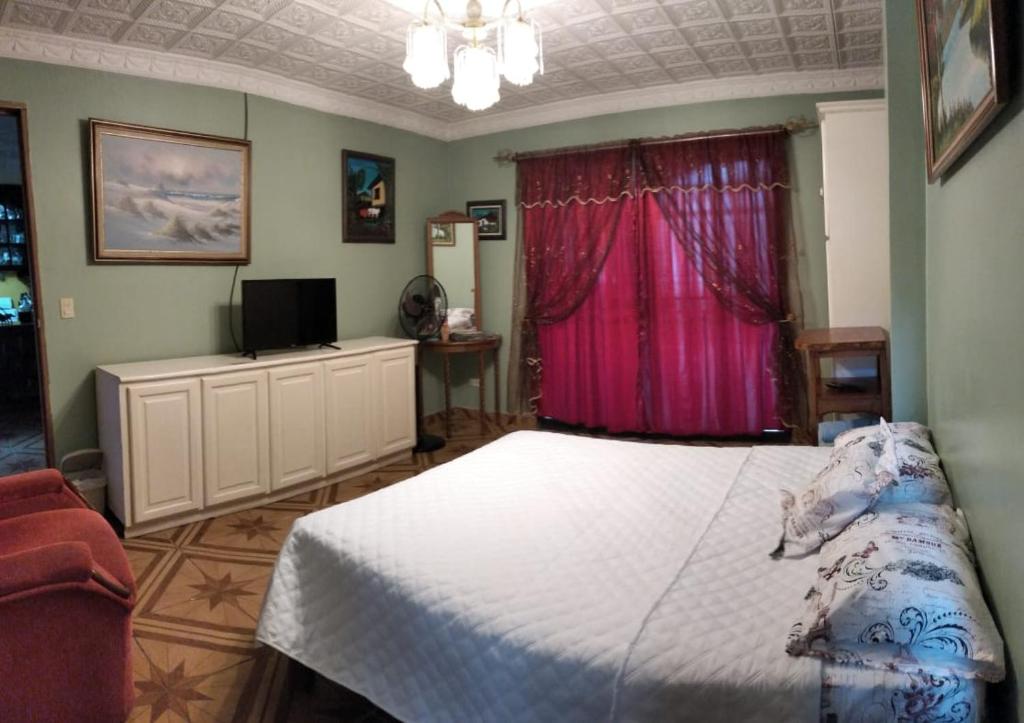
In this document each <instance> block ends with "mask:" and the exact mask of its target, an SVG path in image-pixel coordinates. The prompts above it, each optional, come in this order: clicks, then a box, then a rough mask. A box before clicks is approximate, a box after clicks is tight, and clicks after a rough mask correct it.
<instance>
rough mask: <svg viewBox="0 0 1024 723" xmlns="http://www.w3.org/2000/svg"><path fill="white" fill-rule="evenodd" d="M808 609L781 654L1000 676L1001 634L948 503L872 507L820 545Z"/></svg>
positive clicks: (963, 533)
mask: <svg viewBox="0 0 1024 723" xmlns="http://www.w3.org/2000/svg"><path fill="white" fill-rule="evenodd" d="M820 560H821V566H820V567H819V568H818V578H817V582H816V584H815V585H814V587H812V588H811V590H810V591H809V592H808V593H807V597H806V599H807V608H806V610H805V612H804V615H803V616H802V617H801V619H800V620H799V621H798V622H797V623H796V624H795V625H794V626H793V628H792V632H791V634H790V639H789V642H788V644H787V646H786V651H787V652H788V653H790V654H791V655H811V656H816V657H821V658H825V659H828V660H832V661H835V662H839V663H851V664H857V665H863V666H866V667H870V668H879V669H883V670H901V671H906V672H914V671H917V670H919V669H922V668H923V669H925V670H928V671H929V672H935V673H936V674H946V673H953V674H957V675H961V676H963V677H967V678H981V679H983V680H987V681H991V682H997V681H999V680H1002V679H1003V677H1004V676H1005V664H1004V659H1003V641H1002V638H1001V637H1000V636H999V632H998V630H997V629H996V626H995V622H994V621H993V619H992V615H991V613H990V612H989V610H988V607H987V606H986V605H985V601H984V598H983V597H982V594H981V589H980V586H979V584H978V578H977V575H976V574H975V570H974V564H973V554H972V551H971V547H970V537H969V535H968V532H967V528H966V526H965V525H964V523H963V520H962V518H961V517H960V516H959V515H957V513H956V512H954V511H953V509H952V508H951V507H948V506H942V505H930V504H923V503H922V504H908V505H904V506H902V507H891V508H887V509H878V510H875V511H872V512H869V513H868V514H866V515H864V516H863V517H861V518H860V519H858V520H857V521H856V522H854V523H853V524H851V525H850V526H849V527H847V528H846V530H844V531H843V533H842V534H840V535H839V536H838V537H836V538H835V539H834V540H831V541H829V542H828V543H826V544H825V545H823V546H822V548H821V558H820Z"/></svg>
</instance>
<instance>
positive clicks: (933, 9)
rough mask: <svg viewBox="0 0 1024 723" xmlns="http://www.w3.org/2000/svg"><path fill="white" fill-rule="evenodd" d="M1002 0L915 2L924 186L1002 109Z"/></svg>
mask: <svg viewBox="0 0 1024 723" xmlns="http://www.w3.org/2000/svg"><path fill="white" fill-rule="evenodd" d="M1004 2H1005V0H916V3H917V30H918V38H919V40H920V56H921V85H922V88H921V90H922V93H921V96H922V98H923V100H924V128H925V147H926V152H927V159H928V182H929V183H934V182H935V181H936V180H937V179H938V178H939V177H940V176H942V174H943V173H945V172H946V171H947V170H949V168H950V166H952V165H953V163H954V162H955V161H956V159H957V158H959V157H960V156H961V155H962V154H963V153H964V151H966V150H967V148H968V147H970V145H971V144H972V143H973V142H974V140H975V139H976V138H977V137H978V135H979V134H980V133H981V132H982V131H983V130H984V129H985V127H986V126H987V125H988V124H989V123H991V122H992V119H993V118H995V116H996V114H998V113H999V111H1000V110H1001V109H1002V107H1003V106H1004V105H1005V104H1006V100H1007V96H1008V95H1009V85H1008V78H1007V72H1008V70H1009V68H1008V65H1007V64H1008V61H1009V57H1008V55H1007V42H1006V33H1007V28H1006V13H1005V6H1004Z"/></svg>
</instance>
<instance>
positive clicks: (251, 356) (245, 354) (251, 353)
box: [240, 351, 256, 361]
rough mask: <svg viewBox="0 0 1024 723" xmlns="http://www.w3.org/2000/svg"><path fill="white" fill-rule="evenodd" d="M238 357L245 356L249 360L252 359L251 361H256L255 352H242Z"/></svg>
mask: <svg viewBox="0 0 1024 723" xmlns="http://www.w3.org/2000/svg"><path fill="white" fill-rule="evenodd" d="M240 356H247V357H249V358H250V359H252V360H253V361H256V352H255V351H243V352H242V353H241V355H240Z"/></svg>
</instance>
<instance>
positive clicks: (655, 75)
mask: <svg viewBox="0 0 1024 723" xmlns="http://www.w3.org/2000/svg"><path fill="white" fill-rule="evenodd" d="M626 79H627V80H629V82H630V83H632V84H633V85H634V86H635V87H637V88H649V87H650V86H652V85H668V84H669V83H671V82H672V76H670V75H669V74H668V73H666V72H665V71H664V70H661V69H660V68H659V69H657V70H648V71H646V72H643V73H630V74H629V75H627V76H626Z"/></svg>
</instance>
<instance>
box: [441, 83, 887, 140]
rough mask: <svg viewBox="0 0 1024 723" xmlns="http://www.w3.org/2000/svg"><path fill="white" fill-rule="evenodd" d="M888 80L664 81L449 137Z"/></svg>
mask: <svg viewBox="0 0 1024 723" xmlns="http://www.w3.org/2000/svg"><path fill="white" fill-rule="evenodd" d="M884 82H885V69H884V68H855V69H847V70H807V71H798V72H787V73H773V74H770V75H756V76H743V77H738V78H718V79H714V80H700V81H691V82H689V83H679V84H671V85H658V86H653V87H650V88H640V89H633V90H624V91H620V92H617V93H608V94H606V95H598V96H592V97H588V98H574V99H573V100H562V101H556V102H554V103H546V104H544V105H541V106H535V107H532V108H523V109H520V110H514V111H508V112H506V113H496V114H493V115H485V116H480V117H478V118H471V119H469V120H466V121H460V122H457V123H452V124H451V125H450V126H449V127H448V131H447V133H446V138H445V140H458V139H462V138H471V137H473V136H482V135H487V134H490V133H500V132H502V131H510V130H517V129H522V128H529V127H531V126H540V125H547V124H549V123H560V122H563V121H570V120H578V119H580V118H589V117H592V116H598V115H609V114H611V113H625V112H628V111H633V110H644V109H650V108H665V107H668V106H676V105H691V104H694V103H709V102H714V101H722V100H741V99H747V98H765V97H769V96H779V95H805V94H808V93H814V94H818V93H843V92H850V91H858V90H881V89H882V88H884Z"/></svg>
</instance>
